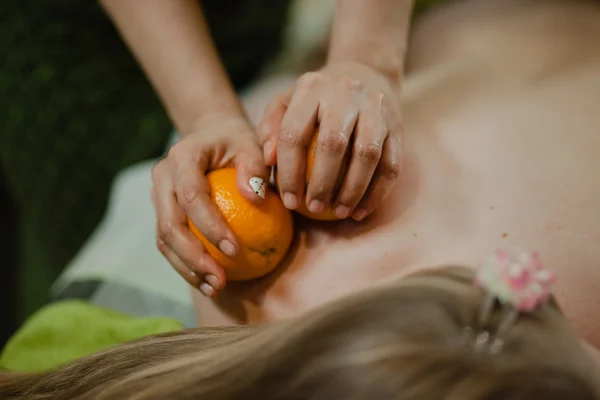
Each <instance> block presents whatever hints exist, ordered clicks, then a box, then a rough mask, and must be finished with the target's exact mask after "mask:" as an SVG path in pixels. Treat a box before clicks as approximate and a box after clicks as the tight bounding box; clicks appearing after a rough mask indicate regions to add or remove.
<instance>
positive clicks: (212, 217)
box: [101, 0, 414, 296]
mask: <svg viewBox="0 0 600 400" xmlns="http://www.w3.org/2000/svg"><path fill="white" fill-rule="evenodd" d="M199 3H200V2H198V1H190V0H170V1H162V0H148V1H145V2H144V6H143V7H140V6H139V2H138V1H136V0H101V4H102V5H103V6H104V8H105V9H106V11H107V13H108V14H109V15H110V16H111V18H112V20H113V21H114V23H115V25H116V26H117V27H118V29H119V31H120V32H121V34H122V36H123V38H124V40H125V41H126V42H127V44H128V45H129V47H130V49H131V50H132V52H133V53H134V54H135V56H136V57H137V59H138V61H139V63H140V65H141V66H142V67H143V68H144V70H145V72H146V74H147V76H148V77H149V79H150V80H151V82H152V83H153V85H154V87H155V88H156V90H157V92H158V94H159V95H160V97H161V99H162V101H163V103H164V105H165V108H166V109H167V111H168V112H169V115H170V116H171V118H172V119H173V121H174V123H175V125H176V126H177V128H178V129H179V131H180V132H181V135H182V140H181V141H180V142H179V143H177V144H175V145H174V146H172V147H171V149H170V150H169V152H168V154H167V156H166V157H165V158H164V159H162V160H160V161H159V162H158V163H157V164H156V166H155V167H154V169H153V173H152V179H153V182H154V187H153V190H152V201H153V204H154V207H155V210H156V216H157V247H158V249H159V250H160V251H161V253H162V254H163V255H164V256H165V257H166V258H167V260H168V261H169V262H170V264H171V265H172V266H173V267H174V268H175V270H176V271H177V272H178V273H179V274H180V275H181V276H182V277H183V278H184V279H186V280H187V281H188V282H189V283H190V284H191V285H193V286H195V287H196V288H199V289H200V291H201V292H202V293H204V294H205V295H207V296H214V295H216V293H217V292H218V290H219V289H221V288H222V287H224V286H225V284H226V275H225V272H224V270H223V268H222V267H221V266H220V265H218V263H217V262H216V261H215V260H214V259H213V258H212V257H211V256H210V255H209V254H208V252H207V251H206V250H205V249H204V247H203V246H202V245H201V243H200V242H199V241H198V240H196V239H195V237H194V236H193V235H192V234H191V233H190V231H189V229H188V227H187V225H188V217H189V220H191V222H193V224H194V225H195V226H196V227H197V228H198V230H199V231H200V232H201V233H202V234H203V236H204V237H206V238H207V240H208V241H209V242H211V243H212V244H213V245H214V246H216V247H217V248H219V249H220V250H221V251H222V252H223V253H224V254H226V255H228V256H231V257H233V256H235V255H236V253H237V251H238V243H237V240H236V238H235V236H234V235H233V233H232V232H231V230H230V229H229V227H228V226H227V224H226V223H225V221H224V220H223V218H222V217H221V215H220V213H219V212H218V210H217V208H216V206H215V205H214V203H213V202H212V201H211V199H210V195H209V187H208V184H207V182H206V179H205V177H204V175H205V173H206V172H208V171H210V170H214V169H219V168H223V167H228V166H233V167H235V168H236V170H237V187H238V190H239V191H240V193H241V194H242V196H244V197H245V198H246V199H248V200H249V201H251V202H252V203H254V204H260V203H261V201H262V199H263V198H264V194H262V195H261V194H260V193H259V192H255V189H254V188H253V187H252V184H251V182H259V185H258V186H259V187H260V182H264V181H267V180H268V179H269V169H268V168H267V160H269V161H268V162H270V163H271V164H273V163H274V162H275V160H276V158H277V156H275V152H277V153H278V154H279V156H278V157H279V158H280V159H281V162H278V166H279V168H280V177H281V189H282V190H283V191H285V193H284V199H286V198H289V196H292V197H294V199H295V200H294V202H292V203H289V202H285V201H284V203H285V204H286V205H287V206H288V207H289V208H296V207H297V206H298V204H299V201H300V200H301V199H300V197H301V194H302V196H303V193H304V188H303V184H304V183H303V181H304V180H303V179H300V178H302V176H303V171H304V160H305V156H304V155H303V150H304V154H305V149H304V147H303V146H302V143H301V142H302V140H300V135H303V136H304V137H303V141H304V142H306V141H310V138H311V137H312V136H313V134H312V133H313V132H314V130H315V122H321V123H322V124H323V128H322V129H321V132H323V135H319V142H320V146H319V150H318V151H317V154H316V156H315V166H314V173H313V176H314V178H313V179H311V183H310V184H309V186H308V195H309V199H308V200H307V201H308V202H309V203H310V204H311V210H313V211H315V210H316V211H317V212H320V211H319V210H321V211H322V209H323V208H324V207H325V206H327V205H329V204H330V203H331V201H332V200H333V199H332V189H333V187H332V186H331V185H329V183H328V182H335V181H336V178H337V177H338V175H340V174H341V173H342V172H341V170H340V168H335V166H336V165H337V166H338V167H339V166H340V164H341V160H342V155H343V150H345V148H346V146H348V145H349V143H350V142H351V140H353V141H354V142H355V143H356V146H355V147H356V149H355V150H356V157H351V158H350V167H349V169H348V173H347V174H346V175H345V176H344V183H343V186H342V191H341V193H340V195H341V201H342V202H343V204H341V205H342V206H343V209H342V210H345V211H344V212H343V215H344V217H345V216H350V215H352V216H353V217H355V218H356V219H362V218H364V217H365V216H366V215H368V214H369V213H371V212H372V211H373V210H375V209H376V208H378V206H379V204H380V203H381V201H382V200H383V198H384V197H385V196H386V195H387V194H388V193H389V191H390V189H391V187H392V185H393V184H394V183H395V181H396V179H395V178H396V177H397V175H398V171H399V168H400V163H399V154H401V149H397V146H395V145H394V144H395V143H397V142H399V141H400V137H401V133H402V128H401V119H400V110H399V101H398V99H397V93H398V90H397V89H398V86H399V83H400V82H401V80H402V77H403V65H404V63H403V61H404V55H405V51H404V50H405V48H406V40H407V37H408V29H409V21H410V14H411V9H412V5H413V3H414V1H413V0H339V1H338V3H337V13H336V22H335V24H334V29H333V32H332V40H331V53H330V57H329V60H328V62H327V63H326V65H325V66H324V67H323V68H322V69H320V70H319V71H316V72H313V75H312V76H313V78H316V77H319V79H318V84H317V85H316V86H315V85H313V86H314V87H313V86H310V85H309V86H310V87H309V86H306V85H303V84H302V83H301V82H305V81H307V80H306V79H304V80H302V81H299V82H300V83H296V84H295V85H294V86H293V87H292V88H291V90H290V91H287V93H289V96H288V98H285V96H283V97H282V96H276V101H275V102H274V104H275V106H274V110H275V111H276V112H274V113H271V114H269V116H270V118H268V120H269V121H268V122H267V123H265V124H263V126H264V127H265V129H264V132H265V133H264V134H263V135H262V140H260V141H259V139H258V137H257V135H256V132H255V129H254V126H252V124H250V122H249V121H248V120H247V118H246V115H245V114H244V112H243V110H242V107H241V105H240V103H239V101H238V99H237V96H236V94H235V93H234V91H233V89H232V87H231V84H230V83H229V81H228V78H227V76H226V73H225V71H224V69H223V66H222V65H221V62H220V60H219V59H218V56H217V53H216V51H215V48H214V45H213V43H212V40H211V38H210V34H209V31H208V28H207V24H206V21H205V20H204V17H203V13H202V10H201V8H200V5H199ZM313 81H315V82H316V80H315V79H313ZM344 82H345V83H346V85H344ZM336 88H337V89H339V90H335V89H336ZM302 89H304V93H307V92H310V93H311V96H309V97H310V98H308V97H307V96H303V95H302V92H303V90H302ZM309 89H310V90H309ZM346 89H348V90H346ZM326 104H329V105H330V106H329V107H328V106H326ZM317 110H318V117H317V118H316V120H314V121H313V119H314V118H313V116H312V114H314V113H317ZM349 115H350V117H349ZM359 117H360V118H359ZM348 118H350V119H348ZM355 123H356V124H357V129H353V128H354V124H355ZM280 132H284V134H280ZM267 143H271V145H270V146H266V144H267ZM332 145H334V146H333V147H332ZM263 147H264V149H263ZM328 149H329V150H334V151H328ZM265 156H266V157H265ZM265 158H266V159H267V160H265ZM370 181H372V182H373V185H371V186H369V185H368V182H370ZM286 193H287V195H286ZM292 193H295V194H296V195H297V197H295V195H293V194H292ZM302 200H304V199H302ZM314 204H317V205H318V208H317V209H313V208H312V206H313V205H314ZM357 206H360V207H359V208H358V211H357V212H356V213H354V208H355V207H357Z"/></svg>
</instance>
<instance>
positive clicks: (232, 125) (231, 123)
mask: <svg viewBox="0 0 600 400" xmlns="http://www.w3.org/2000/svg"><path fill="white" fill-rule="evenodd" d="M217 126H219V127H221V128H222V129H223V131H226V132H231V133H235V134H237V133H240V134H247V133H251V132H252V125H251V124H250V122H249V121H248V118H247V117H246V115H245V114H244V113H243V111H239V112H238V111H236V110H233V109H223V110H216V109H214V110H213V111H212V112H204V113H200V114H198V115H197V117H196V119H194V120H193V121H192V123H191V124H190V126H189V128H188V129H187V130H185V131H182V133H181V135H182V136H183V137H185V136H187V135H189V134H192V133H194V132H202V131H205V130H206V129H208V128H215V127H217Z"/></svg>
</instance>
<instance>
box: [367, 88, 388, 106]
mask: <svg viewBox="0 0 600 400" xmlns="http://www.w3.org/2000/svg"><path fill="white" fill-rule="evenodd" d="M369 98H370V99H371V102H372V103H373V104H375V105H376V106H377V107H378V108H384V107H388V106H389V99H388V98H387V96H386V95H385V94H384V93H383V92H381V91H380V90H371V91H370V92H369Z"/></svg>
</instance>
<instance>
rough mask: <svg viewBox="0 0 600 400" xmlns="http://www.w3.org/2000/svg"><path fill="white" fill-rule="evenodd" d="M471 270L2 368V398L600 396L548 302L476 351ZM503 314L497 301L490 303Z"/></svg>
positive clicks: (587, 364)
mask: <svg viewBox="0 0 600 400" xmlns="http://www.w3.org/2000/svg"><path fill="white" fill-rule="evenodd" d="M472 280H473V276H472V272H470V271H469V270H467V269H464V268H456V267H448V268H443V269H439V270H437V271H429V272H422V273H419V274H416V275H413V276H410V277H406V278H404V279H402V280H400V281H398V282H395V283H393V284H388V285H385V286H382V287H378V288H373V289H370V290H367V291H364V292H361V293H357V294H354V295H352V296H349V297H347V298H344V299H341V300H339V301H336V302H333V303H331V304H329V305H326V306H324V307H322V308H320V309H317V310H313V311H311V312H309V313H306V314H305V315H302V316H300V317H298V318H294V319H290V320H286V321H280V322H276V323H273V324H268V325H257V326H246V327H235V328H216V329H200V330H190V331H182V332H177V333H170V334H166V335H160V336H155V337H149V338H145V339H142V340H139V341H135V342H132V343H129V344H125V345H122V346H119V347H116V348H113V349H111V350H108V351H105V352H103V353H99V354H95V355H92V356H89V357H86V358H83V359H81V360H79V361H76V362H74V363H72V364H70V365H67V366H65V367H63V368H60V369H58V370H56V371H51V372H47V373H42V374H12V373H5V374H3V375H0V398H2V399H24V400H41V399H69V400H80V399H81V400H83V399H94V400H100V399H107V400H108V399H123V400H133V399H173V400H184V399H211V400H224V399H308V398H310V399H315V400H320V399H327V400H331V399H398V400H413V399H414V400H417V399H419V400H422V399H432V400H433V399H442V398H443V399H457V400H483V399H487V400H493V399H512V400H518V399H538V398H539V399H553V400H558V399H565V400H567V399H578V400H587V399H590V400H592V399H593V400H598V399H600V395H599V392H598V387H597V386H596V383H594V382H595V375H593V373H594V374H595V373H596V372H593V373H592V371H595V368H596V366H595V365H594V364H593V362H592V361H591V359H590V358H589V357H588V356H587V354H586V353H585V351H584V350H583V348H582V347H581V345H580V343H579V341H578V339H577V337H576V335H575V334H574V333H573V332H572V331H571V329H570V327H569V324H568V323H567V321H566V320H565V318H564V317H563V316H562V315H561V313H560V311H559V309H558V307H557V306H556V304H555V303H554V301H551V302H550V304H548V305H547V306H545V307H543V308H541V309H540V310H538V311H536V312H535V313H533V314H527V315H523V316H521V318H520V319H519V321H518V322H517V323H516V325H515V326H514V328H513V329H512V330H511V331H510V333H509V334H508V336H507V337H506V341H505V346H504V348H503V350H502V352H501V353H500V354H497V355H490V354H485V353H480V352H475V351H473V350H472V347H471V346H469V343H466V342H467V341H468V339H467V338H468V336H467V335H465V333H464V330H465V327H473V328H474V329H480V328H486V329H488V328H490V327H476V326H474V324H475V321H476V319H477V312H478V310H479V305H480V303H481V300H482V294H481V293H480V291H479V290H477V289H476V288H474V287H473V285H472ZM496 314H498V310H496Z"/></svg>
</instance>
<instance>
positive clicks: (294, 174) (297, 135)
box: [277, 73, 320, 210]
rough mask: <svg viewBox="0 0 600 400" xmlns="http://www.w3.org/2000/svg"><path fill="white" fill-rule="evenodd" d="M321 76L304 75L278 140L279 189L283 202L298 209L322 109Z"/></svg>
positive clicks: (284, 118) (314, 74)
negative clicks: (319, 88)
mask: <svg viewBox="0 0 600 400" xmlns="http://www.w3.org/2000/svg"><path fill="white" fill-rule="evenodd" d="M319 82H320V78H319V75H318V74H316V73H309V74H305V75H303V76H302V77H301V78H300V79H299V80H298V83H297V85H296V90H295V91H294V94H293V95H292V98H291V100H290V104H289V106H288V108H287V111H286V113H285V115H284V117H283V120H282V122H281V129H280V131H279V137H278V140H277V160H278V162H277V175H278V182H277V183H278V186H279V191H280V193H281V198H282V199H283V203H284V204H285V206H286V207H287V208H288V209H291V210H294V209H296V208H298V206H299V205H300V201H301V200H302V199H303V198H304V182H305V175H306V149H307V147H308V144H309V143H310V140H311V138H312V135H313V134H314V132H315V125H316V121H317V113H318V106H319V99H318V91H317V90H315V88H316V87H317V85H318V84H319Z"/></svg>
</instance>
